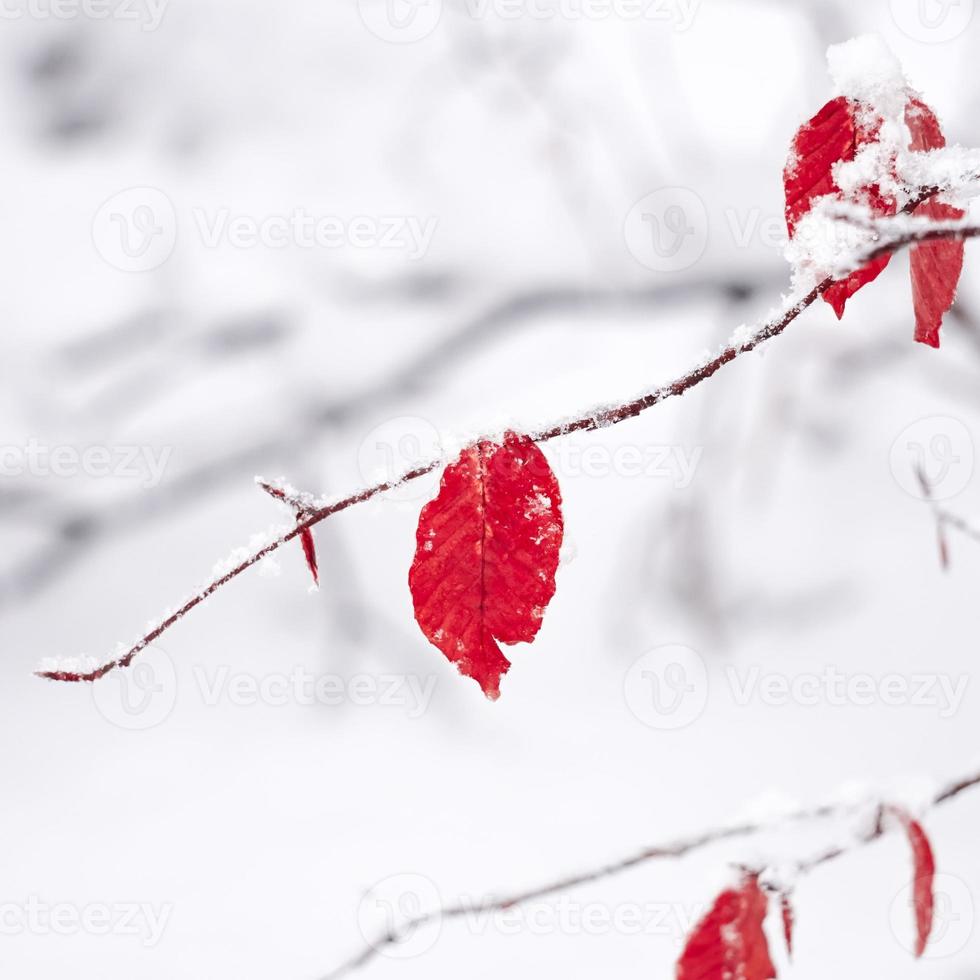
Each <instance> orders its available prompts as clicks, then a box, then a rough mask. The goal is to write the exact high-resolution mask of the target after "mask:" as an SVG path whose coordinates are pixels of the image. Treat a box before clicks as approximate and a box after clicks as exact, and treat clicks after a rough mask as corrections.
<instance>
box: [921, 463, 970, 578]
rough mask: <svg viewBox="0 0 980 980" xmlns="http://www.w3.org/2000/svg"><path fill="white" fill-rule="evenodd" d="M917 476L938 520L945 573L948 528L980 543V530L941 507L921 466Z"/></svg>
mask: <svg viewBox="0 0 980 980" xmlns="http://www.w3.org/2000/svg"><path fill="white" fill-rule="evenodd" d="M915 476H916V479H917V480H918V481H919V487H920V489H921V490H922V496H923V498H924V500H925V501H926V503H928V504H929V507H930V508H931V510H932V514H933V517H934V518H935V519H936V539H937V542H938V545H939V564H940V565H941V566H942V568H943V570H944V571H947V570H948V569H949V539H948V538H947V536H946V528H948V527H951V528H953V529H954V530H956V531H959V532H960V533H961V534H965V535H966V536H967V537H968V538H972V540H974V541H977V542H980V528H978V527H977V526H976V525H974V524H971V523H970V522H969V521H968V520H967V519H966V518H964V517H961V516H960V515H959V514H954V513H953V512H952V511H949V510H946V508H945V507H941V506H940V505H939V503H938V501H937V500H936V497H935V495H934V494H933V492H932V484H931V483H930V482H929V478H928V477H927V476H926V473H925V470H924V469H923V468H922V466H921V465H920V464H916V466H915Z"/></svg>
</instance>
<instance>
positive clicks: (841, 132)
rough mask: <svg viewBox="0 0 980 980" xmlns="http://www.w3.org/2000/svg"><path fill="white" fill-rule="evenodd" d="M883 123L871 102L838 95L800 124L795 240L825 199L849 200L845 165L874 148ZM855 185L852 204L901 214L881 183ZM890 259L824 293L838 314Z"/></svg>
mask: <svg viewBox="0 0 980 980" xmlns="http://www.w3.org/2000/svg"><path fill="white" fill-rule="evenodd" d="M880 125H881V120H880V118H878V117H876V116H875V115H874V113H873V112H870V111H869V108H868V107H867V106H862V105H860V104H859V103H856V102H854V101H852V100H851V99H848V98H846V97H845V96H838V97H837V98H836V99H832V100H831V101H830V102H828V103H827V104H826V105H825V106H824V107H823V108H822V109H821V110H820V111H819V112H818V113H817V114H816V115H815V116H814V117H813V118H812V119H810V120H809V121H808V122H806V123H804V124H803V125H802V126H801V127H800V129H799V130H798V131H797V133H796V136H795V137H794V139H793V146H792V149H791V151H790V154H789V159H788V160H787V162H786V167H785V169H784V171H783V186H784V190H785V194H786V226H787V228H788V230H789V235H790V238H791V239H792V238H793V237H794V236H795V234H796V231H797V227H798V225H799V224H800V222H801V220H802V219H803V218H804V217H805V216H806V215H807V214H808V213H809V212H810V210H811V209H812V208H813V205H814V204H815V203H816V202H817V201H819V200H820V199H821V198H825V197H828V196H829V197H831V198H835V199H838V200H841V201H844V200H845V196H844V192H843V191H842V189H841V187H840V185H839V183H838V174H839V172H840V171H839V165H840V164H842V163H851V162H853V161H854V160H855V158H857V157H858V155H859V153H860V152H862V151H863V150H865V149H866V148H872V147H873V146H874V145H875V144H876V143H877V140H878V135H879V129H880ZM849 190H850V193H849V194H848V196H847V199H848V200H849V201H850V202H851V203H855V204H862V205H864V206H866V207H868V208H869V209H870V210H871V212H872V213H873V214H877V215H883V214H894V213H895V210H896V204H895V200H894V198H893V197H892V196H891V195H889V194H886V193H884V192H883V191H882V189H881V187H880V186H879V184H878V183H867V184H865V185H864V186H862V187H858V188H854V189H850V188H849ZM889 258H890V256H888V255H883V256H881V257H880V258H877V259H874V260H872V261H871V262H868V263H867V264H866V265H864V266H863V267H862V268H860V269H858V270H856V271H855V272H853V273H851V275H849V276H848V277H847V278H846V279H843V280H841V281H840V282H837V283H835V284H834V285H833V286H831V287H830V288H829V289H828V290H827V291H826V292H825V293H824V295H823V298H824V299H825V300H826V301H827V302H828V303H829V304H830V305H831V306H832V307H833V308H834V312H835V313H836V314H837V318H838V319H840V318H841V317H842V316H843V315H844V306H845V304H846V303H847V300H848V299H850V297H851V296H853V295H854V294H855V293H856V292H857V291H858V290H859V289H860V288H861V287H862V286H865V285H867V283H869V282H871V281H872V280H874V279H876V278H877V277H878V276H879V275H880V274H881V272H882V271H883V270H884V268H885V266H886V265H888V261H889Z"/></svg>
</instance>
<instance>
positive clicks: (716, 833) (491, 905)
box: [321, 772, 980, 980]
mask: <svg viewBox="0 0 980 980" xmlns="http://www.w3.org/2000/svg"><path fill="white" fill-rule="evenodd" d="M978 785H980V772H978V773H975V774H973V775H970V776H966V777H964V778H963V779H959V780H956V781H955V782H953V783H950V784H949V785H947V786H946V787H945V788H943V789H942V790H941V791H940V792H938V793H937V794H936V795H935V796H934V797H933V798H932V800H931V801H930V804H929V805H930V807H937V806H941V805H942V804H944V803H946V802H948V801H949V800H952V799H955V798H956V797H957V796H959V795H960V794H961V793H963V792H965V791H967V790H969V789H972V788H973V787H975V786H978ZM878 811H879V812H880V804H879V806H878ZM855 812H856V808H855V807H853V806H835V805H825V806H820V807H815V808H812V809H808V810H799V811H797V812H795V813H792V814H789V815H787V816H785V817H783V818H782V819H781V820H773V821H768V822H755V823H742V824H735V825H732V826H729V827H721V828H718V829H716V830H710V831H707V832H705V833H702V834H699V835H698V836H696V837H689V838H685V839H683V840H677V841H673V842H671V843H668V844H661V845H658V846H654V847H647V848H644V849H643V850H641V851H638V852H637V853H635V854H631V855H629V856H628V857H625V858H622V859H621V860H619V861H614V862H612V863H611V864H605V865H601V866H600V867H598V868H592V869H590V870H588V871H582V872H579V873H578V874H572V875H568V876H566V877H564V878H558V879H556V880H555V881H551V882H548V883H547V884H543V885H537V886H535V887H533V888H528V889H526V890H524V891H519V892H514V893H512V894H509V895H501V896H499V897H496V898H491V899H488V900H487V901H483V902H473V903H467V902H460V903H459V904H456V905H449V906H447V907H446V908H443V909H434V910H430V911H428V912H423V913H421V914H419V915H416V916H413V917H411V918H409V919H408V920H407V921H405V922H404V923H402V925H401V926H400V928H397V929H391V930H389V931H388V932H386V933H384V934H383V935H381V936H378V938H377V939H375V940H374V941H373V942H372V943H370V944H369V945H368V946H365V947H364V949H363V950H361V952H359V953H357V954H356V955H355V956H352V957H351V958H350V959H349V960H347V961H346V962H345V963H342V964H341V965H340V966H338V967H337V968H336V969H334V970H332V971H331V972H330V973H327V974H325V975H324V976H323V977H322V978H321V980H339V978H340V977H344V976H347V975H348V974H349V973H352V972H353V971H354V970H357V969H358V968H360V967H362V966H364V965H366V964H367V963H369V962H370V961H371V960H373V959H374V958H375V957H376V956H378V955H379V953H380V952H381V951H382V950H383V949H385V948H386V947H388V946H392V945H394V944H395V943H398V942H401V941H403V940H404V939H406V938H407V937H408V936H410V935H411V934H412V933H413V932H414V931H415V930H416V929H418V928H419V927H421V926H424V925H427V924H428V923H430V922H436V921H442V922H445V921H446V920H448V919H458V918H462V917H464V916H470V915H481V914H484V915H485V914H487V913H493V912H503V911H506V910H507V909H511V908H514V907H515V906H518V905H523V904H525V903H527V902H532V901H535V900H536V899H540V898H547V897H549V896H551V895H555V894H557V893H559V892H564V891H568V890H569V889H571V888H576V887H578V886H579V885H587V884H592V883H594V882H597V881H602V880H603V879H605V878H610V877H612V876H614V875H617V874H620V873H621V872H623V871H628V870H629V869H630V868H635V867H637V866H638V865H641V864H646V863H648V862H650V861H657V860H663V859H669V858H680V857H684V856H685V855H687V854H690V853H691V852H692V851H696V850H698V849H700V848H703V847H708V846H710V845H712V844H718V843H721V842H723V841H728V840H734V839H737V838H742V837H751V836H754V835H757V834H761V833H765V832H767V831H772V830H775V829H778V828H779V827H780V826H782V825H783V824H786V823H800V822H806V821H814V820H828V819H840V818H845V817H848V816H853V815H854V814H855ZM888 831H889V825H888V824H887V822H885V821H883V820H881V819H875V820H874V822H873V824H872V826H871V828H870V829H869V830H867V831H865V832H863V833H860V834H858V835H857V836H856V837H855V838H854V840H853V841H852V842H851V843H849V844H847V845H843V846H837V847H833V848H831V849H830V850H827V851H824V852H823V853H821V854H818V855H817V856H816V857H814V858H811V859H808V860H805V861H801V862H800V863H799V864H798V865H797V867H796V872H797V874H800V875H802V874H806V873H808V872H810V871H813V870H814V869H816V868H818V867H822V866H823V865H824V864H827V863H829V862H830V861H833V860H836V859H837V858H839V857H843V856H844V855H845V854H848V853H850V852H851V851H852V850H855V849H856V848H858V847H863V846H864V845H866V844H870V843H871V842H872V841H875V840H877V839H878V838H879V837H883V836H884V835H885V834H886V833H887V832H888Z"/></svg>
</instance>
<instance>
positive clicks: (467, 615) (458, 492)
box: [408, 432, 563, 700]
mask: <svg viewBox="0 0 980 980" xmlns="http://www.w3.org/2000/svg"><path fill="white" fill-rule="evenodd" d="M562 533H563V524H562V516H561V493H560V492H559V490H558V481H557V480H556V479H555V474H554V473H553V472H552V471H551V467H550V466H549V465H548V462H547V460H546V459H545V458H544V456H543V455H542V454H541V450H540V449H538V447H537V446H536V445H535V444H534V443H533V442H532V441H531V440H530V439H528V438H527V437H526V436H522V435H518V434H517V433H514V432H508V433H507V434H506V435H505V437H504V441H503V443H502V444H499V443H494V442H490V441H482V442H479V443H477V444H476V445H473V446H470V447H469V448H468V449H465V450H463V452H462V453H461V454H460V456H459V458H458V459H457V460H456V461H455V462H454V463H452V464H451V465H450V466H447V467H446V471H445V472H444V473H443V475H442V483H441V485H440V487H439V494H438V496H437V497H436V498H435V500H432V501H430V502H429V503H428V504H426V505H425V507H423V508H422V514H421V516H420V517H419V526H418V531H417V532H416V551H415V560H414V561H413V562H412V567H411V570H410V571H409V573H408V584H409V587H410V588H411V590H412V599H413V601H414V603H415V618H416V620H417V621H418V624H419V626H420V627H421V628H422V632H423V633H424V634H425V635H426V636H427V637H428V638H429V640H430V641H431V642H432V643H433V644H435V646H437V647H438V648H439V649H440V650H441V651H442V652H443V653H444V654H445V655H446V657H448V659H449V660H450V661H452V662H453V663H455V664H456V666H457V667H458V668H459V671H460V673H462V674H465V675H466V676H468V677H472V678H474V679H475V680H476V681H477V682H478V683H479V685H480V687H481V688H483V692H484V694H486V696H487V697H488V698H490V699H491V700H493V699H496V698H497V697H498V696H499V694H500V677H501V675H503V674H505V673H506V672H507V670H508V668H509V667H510V663H509V661H508V660H507V658H506V657H505V656H504V655H503V653H501V651H500V647H498V646H497V642H496V641H500V642H501V643H518V642H524V643H530V642H531V641H532V640H533V639H534V637H535V636H536V635H537V632H538V629H539V628H540V626H541V619H542V617H543V615H544V610H545V607H546V606H547V605H548V602H549V601H550V600H551V597H552V596H553V595H554V594H555V571H556V570H557V568H558V551H559V548H560V547H561V540H562Z"/></svg>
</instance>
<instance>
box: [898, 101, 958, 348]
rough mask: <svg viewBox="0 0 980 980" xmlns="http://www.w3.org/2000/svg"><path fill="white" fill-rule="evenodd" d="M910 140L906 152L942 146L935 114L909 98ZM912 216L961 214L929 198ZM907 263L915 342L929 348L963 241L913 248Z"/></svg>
mask: <svg viewBox="0 0 980 980" xmlns="http://www.w3.org/2000/svg"><path fill="white" fill-rule="evenodd" d="M905 122H906V124H907V125H908V128H909V134H910V136H911V141H910V143H909V150H911V151H912V152H914V153H927V152H928V151H930V150H937V149H942V148H943V147H944V146H945V145H946V139H945V137H944V136H943V133H942V129H941V128H940V125H939V120H938V119H937V118H936V114H935V113H934V112H933V111H932V109H930V108H929V106H927V105H926V104H925V103H924V102H923V101H922V100H921V99H919V98H918V97H916V96H913V97H912V98H911V99H910V100H909V103H908V106H907V107H906V110H905ZM915 213H916V214H917V215H922V216H924V217H927V218H930V219H932V220H934V221H947V220H952V221H957V220H959V219H961V218H963V217H964V215H965V212H964V211H962V210H961V209H960V208H957V207H953V206H952V205H951V204H944V203H943V202H941V201H937V200H936V199H935V198H930V199H929V200H928V201H926V202H925V203H924V204H920V205H919V207H918V208H916V211H915ZM909 261H910V264H911V272H912V305H913V307H914V309H915V339H916V340H917V341H919V343H922V344H928V345H929V346H930V347H938V346H939V328H940V326H941V325H942V322H943V314H944V313H946V311H947V310H949V308H950V307H951V306H952V305H953V300H954V299H955V297H956V286H957V284H958V283H959V280H960V272H961V271H962V270H963V242H962V241H936V242H923V243H922V244H919V245H914V246H913V247H912V249H911V252H910V257H909Z"/></svg>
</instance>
